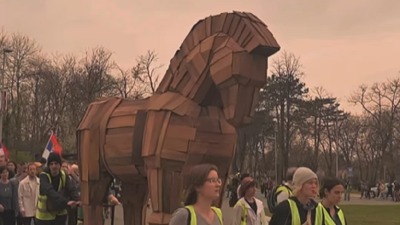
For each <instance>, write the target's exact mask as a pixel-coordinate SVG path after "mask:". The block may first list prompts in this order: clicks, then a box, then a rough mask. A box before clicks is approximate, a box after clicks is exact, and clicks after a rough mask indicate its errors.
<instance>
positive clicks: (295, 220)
mask: <svg viewBox="0 0 400 225" xmlns="http://www.w3.org/2000/svg"><path fill="white" fill-rule="evenodd" d="M288 201H289V206H290V213H291V214H292V225H301V220H300V214H299V209H298V208H297V204H296V202H295V201H294V200H293V199H290V198H289V199H288ZM322 215H323V214H322V211H321V210H318V206H317V209H316V211H315V220H314V225H320V224H322V218H323V216H322Z"/></svg>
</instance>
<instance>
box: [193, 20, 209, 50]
mask: <svg viewBox="0 0 400 225" xmlns="http://www.w3.org/2000/svg"><path fill="white" fill-rule="evenodd" d="M206 37H207V30H206V22H205V20H202V21H200V22H198V23H197V24H196V25H195V28H194V30H193V45H194V46H196V45H198V44H199V43H200V41H202V40H204V39H205V38H206Z"/></svg>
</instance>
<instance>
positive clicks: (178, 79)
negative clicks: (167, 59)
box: [171, 63, 188, 89]
mask: <svg viewBox="0 0 400 225" xmlns="http://www.w3.org/2000/svg"><path fill="white" fill-rule="evenodd" d="M187 74H188V71H187V69H186V63H182V64H181V65H180V67H179V70H178V71H177V72H176V73H175V74H174V79H173V80H172V83H171V87H172V88H175V89H176V87H177V86H178V84H179V83H180V82H181V80H182V79H183V78H184V77H185V76H187Z"/></svg>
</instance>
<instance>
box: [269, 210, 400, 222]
mask: <svg viewBox="0 0 400 225" xmlns="http://www.w3.org/2000/svg"><path fill="white" fill-rule="evenodd" d="M340 207H341V208H342V209H343V211H344V213H345V216H346V219H347V223H348V224H349V225H400V205H342V206H340ZM265 213H266V214H267V216H271V214H270V213H269V211H268V209H265Z"/></svg>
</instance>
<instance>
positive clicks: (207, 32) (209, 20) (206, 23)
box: [205, 16, 212, 37]
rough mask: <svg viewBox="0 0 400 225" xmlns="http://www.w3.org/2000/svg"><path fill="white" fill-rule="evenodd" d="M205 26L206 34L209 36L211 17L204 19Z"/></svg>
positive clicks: (210, 32) (210, 33)
mask: <svg viewBox="0 0 400 225" xmlns="http://www.w3.org/2000/svg"><path fill="white" fill-rule="evenodd" d="M205 26H206V28H205V29H206V36H207V37H209V36H211V35H212V17H211V16H209V17H207V18H206V19H205Z"/></svg>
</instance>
